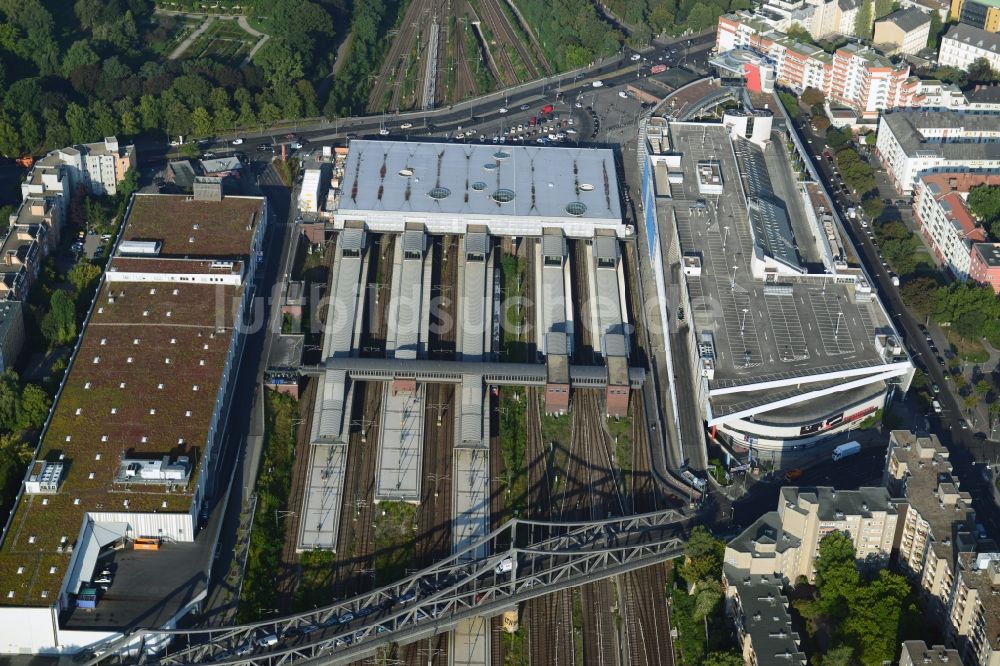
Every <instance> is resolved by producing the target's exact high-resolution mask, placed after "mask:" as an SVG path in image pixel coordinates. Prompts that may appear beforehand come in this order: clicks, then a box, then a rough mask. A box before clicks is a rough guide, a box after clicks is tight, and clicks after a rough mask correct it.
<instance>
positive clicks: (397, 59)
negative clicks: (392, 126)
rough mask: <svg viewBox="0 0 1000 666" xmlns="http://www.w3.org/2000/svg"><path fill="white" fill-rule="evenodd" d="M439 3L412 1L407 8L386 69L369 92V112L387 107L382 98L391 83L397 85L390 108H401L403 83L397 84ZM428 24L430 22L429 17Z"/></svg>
mask: <svg viewBox="0 0 1000 666" xmlns="http://www.w3.org/2000/svg"><path fill="white" fill-rule="evenodd" d="M437 4H438V0H412V1H411V2H410V6H409V7H407V8H406V13H405V14H404V15H403V20H402V22H401V23H400V28H399V31H398V32H397V33H396V36H395V37H394V38H393V40H392V44H391V45H390V46H389V52H388V53H387V54H386V56H385V58H384V59H383V60H382V68H381V69H380V70H379V74H378V78H376V79H375V85H373V86H372V90H371V92H370V93H369V94H368V111H369V112H373V113H374V112H377V111H384V110H387V109H385V108H383V107H382V100H383V99H385V95H386V92H387V90H388V86H393V88H394V89H393V91H392V94H391V98H390V102H389V106H388V108H389V109H397V110H398V109H399V106H398V101H399V94H400V93H399V90H400V88H401V86H399V85H393V84H394V83H395V82H398V81H399V79H398V76H399V73H400V72H405V71H406V65H407V64H408V60H409V57H410V54H411V52H412V50H413V45H414V41H415V40H416V37H417V34H418V32H419V31H420V29H421V26H422V23H423V22H424V20H425V19H426V18H427V16H429V15H430V14H431V13H432V12H433V11H434V8H435V7H436V5H437ZM427 23H428V25H429V23H430V22H429V20H428V21H427ZM418 57H419V54H418ZM401 65H402V67H401ZM422 75H423V74H422V73H421V76H422ZM418 81H419V77H418ZM400 83H401V82H400ZM418 89H419V84H418Z"/></svg>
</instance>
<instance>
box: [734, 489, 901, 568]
mask: <svg viewBox="0 0 1000 666" xmlns="http://www.w3.org/2000/svg"><path fill="white" fill-rule="evenodd" d="M896 521H897V512H896V507H895V505H894V504H893V502H892V501H891V500H890V498H889V493H888V492H887V491H886V489H885V488H860V489H858V490H836V489H834V488H829V487H820V488H795V487H785V488H782V489H781V495H780V497H779V501H778V509H777V511H771V512H769V513H766V514H764V515H763V516H761V517H760V518H759V519H758V520H757V521H755V522H754V523H753V524H752V525H750V527H748V528H747V529H746V530H744V531H743V533H742V534H740V536H738V537H736V538H735V539H734V540H733V541H731V542H730V543H729V544H728V545H727V546H726V554H725V562H726V564H728V565H730V566H733V567H735V568H737V569H740V570H745V571H747V572H748V573H750V574H752V575H758V574H772V573H777V574H781V575H782V576H783V577H784V578H785V579H786V580H788V581H795V580H797V579H798V578H799V577H800V576H805V577H806V578H807V579H808V580H809V581H813V580H815V577H816V572H815V571H814V564H815V561H816V557H817V556H818V555H819V542H820V541H822V540H823V537H825V536H826V535H827V534H830V533H831V532H844V533H845V534H848V535H850V537H851V539H852V540H853V541H854V547H855V549H856V551H857V556H858V559H859V560H863V561H866V562H870V563H872V564H876V563H879V562H885V561H887V560H888V558H889V554H890V552H891V551H892V545H893V537H894V535H895V532H896Z"/></svg>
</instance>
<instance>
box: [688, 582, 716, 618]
mask: <svg viewBox="0 0 1000 666" xmlns="http://www.w3.org/2000/svg"><path fill="white" fill-rule="evenodd" d="M721 599H722V591H721V590H719V586H718V585H717V584H708V583H701V584H700V585H699V588H698V592H697V594H696V595H695V598H694V616H695V618H697V619H699V620H704V619H705V618H707V617H708V616H709V615H711V614H712V612H713V611H715V607H716V606H717V605H718V603H719V601H720V600H721Z"/></svg>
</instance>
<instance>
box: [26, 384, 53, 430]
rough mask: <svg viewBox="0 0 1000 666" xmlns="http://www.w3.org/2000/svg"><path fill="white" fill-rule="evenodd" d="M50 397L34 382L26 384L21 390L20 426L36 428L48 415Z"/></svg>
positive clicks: (29, 428)
mask: <svg viewBox="0 0 1000 666" xmlns="http://www.w3.org/2000/svg"><path fill="white" fill-rule="evenodd" d="M50 407H52V398H50V397H49V394H48V393H46V392H45V391H44V390H42V388H41V387H39V386H36V385H35V384H28V385H27V386H25V387H24V390H23V391H21V410H20V414H19V419H18V420H19V422H20V427H22V428H25V429H28V430H38V429H39V428H41V427H42V425H43V424H44V423H45V419H46V418H48V416H49V408H50Z"/></svg>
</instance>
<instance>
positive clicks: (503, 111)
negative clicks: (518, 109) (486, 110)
mask: <svg viewBox="0 0 1000 666" xmlns="http://www.w3.org/2000/svg"><path fill="white" fill-rule="evenodd" d="M497 111H498V112H499V113H507V111H508V109H507V107H506V106H501V107H500V108H499V109H497Z"/></svg>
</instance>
